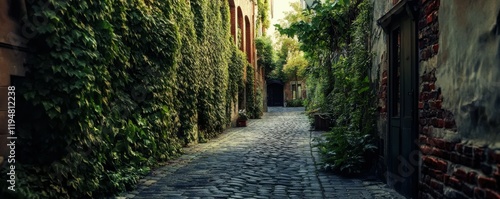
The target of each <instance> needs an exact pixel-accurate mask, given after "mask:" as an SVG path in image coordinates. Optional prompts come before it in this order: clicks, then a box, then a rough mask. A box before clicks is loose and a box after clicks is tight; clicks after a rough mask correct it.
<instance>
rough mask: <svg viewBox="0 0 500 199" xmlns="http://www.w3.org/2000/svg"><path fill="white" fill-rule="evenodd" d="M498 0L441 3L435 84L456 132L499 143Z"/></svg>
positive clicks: (482, 141)
mask: <svg viewBox="0 0 500 199" xmlns="http://www.w3.org/2000/svg"><path fill="white" fill-rule="evenodd" d="M499 12H500V1H481V3H478V2H477V1H474V0H461V1H453V3H442V4H441V7H440V9H439V24H440V26H439V29H440V36H439V44H440V47H439V48H440V50H439V54H438V56H437V57H438V58H437V60H436V61H437V65H438V66H439V69H438V70H437V71H436V79H437V81H436V86H438V87H441V88H442V94H443V96H445V100H443V108H446V109H448V110H451V111H452V112H453V113H454V115H455V120H456V124H457V128H458V133H459V135H460V136H461V137H463V138H468V139H470V140H472V141H473V142H475V144H477V145H483V144H489V145H490V147H500V33H499V31H498V30H499V28H500V24H499V23H500V15H499Z"/></svg>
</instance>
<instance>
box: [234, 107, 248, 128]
mask: <svg viewBox="0 0 500 199" xmlns="http://www.w3.org/2000/svg"><path fill="white" fill-rule="evenodd" d="M247 120H248V116H247V113H246V111H245V109H241V110H239V111H238V119H236V126H237V127H245V126H247Z"/></svg>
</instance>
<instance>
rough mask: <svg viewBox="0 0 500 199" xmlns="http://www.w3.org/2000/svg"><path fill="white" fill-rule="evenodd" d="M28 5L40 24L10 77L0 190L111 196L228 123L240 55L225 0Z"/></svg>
mask: <svg viewBox="0 0 500 199" xmlns="http://www.w3.org/2000/svg"><path fill="white" fill-rule="evenodd" d="M27 8H28V16H27V19H33V18H35V19H45V20H47V23H34V22H32V24H35V25H33V26H31V27H32V28H31V29H30V31H33V32H34V33H36V37H35V38H33V39H31V40H30V43H29V44H28V45H29V46H31V47H32V48H33V49H34V50H35V51H36V53H34V55H33V57H32V58H30V60H31V62H32V63H30V64H29V66H28V70H29V72H27V74H26V77H25V78H23V79H22V80H21V82H19V84H18V86H17V88H18V89H19V93H22V94H23V95H22V97H20V99H19V101H18V102H19V103H20V104H22V106H19V107H20V108H19V110H18V111H16V112H19V113H18V114H17V115H16V118H18V120H16V122H18V125H17V126H18V127H19V128H18V132H17V133H18V137H19V138H18V146H19V147H18V150H17V151H16V152H17V155H18V156H19V158H18V159H17V160H18V164H17V165H16V177H17V178H18V181H17V183H18V184H17V187H18V190H17V192H16V193H15V194H12V192H8V191H6V190H5V189H4V188H6V187H7V185H6V184H5V183H6V182H5V181H0V186H1V187H2V190H0V197H1V198H16V197H17V198H100V197H105V196H110V195H113V194H116V193H118V192H121V191H124V190H128V189H131V188H132V187H133V186H134V185H135V184H136V183H137V181H138V180H139V177H140V175H143V174H146V173H148V172H149V171H150V169H151V168H152V167H154V166H156V165H157V162H159V161H165V160H168V159H171V158H175V157H177V156H178V155H179V154H181V152H182V151H181V148H182V146H183V145H186V144H188V143H193V142H197V141H204V140H205V139H207V138H211V137H214V136H216V135H217V134H219V133H220V132H222V130H223V129H224V128H226V127H227V126H228V125H229V122H230V121H231V113H232V112H233V110H232V108H233V106H232V105H231V104H234V103H236V102H237V98H236V96H237V93H238V92H240V91H241V90H243V87H244V81H243V76H244V75H243V71H244V68H243V67H246V66H247V65H248V62H247V61H246V57H245V55H244V54H243V53H242V52H241V51H240V50H238V49H237V47H236V45H235V44H234V43H233V42H231V41H232V40H231V36H230V31H229V27H230V17H229V10H228V9H229V5H228V2H227V1H209V0H196V1H194V0H191V1H184V0H167V1H144V0H120V1H111V0H102V1H90V0H83V1H76V0H42V1H37V2H34V1H31V0H28V1H27ZM25 22H26V23H30V21H29V20H26V21H25ZM36 24H38V25H36ZM214 52H217V53H214ZM250 68H251V67H250ZM250 72H252V71H250ZM247 77H253V73H252V74H248V75H247ZM248 81H250V82H252V81H253V78H250V79H249V80H248ZM252 84H253V83H252ZM250 87H253V86H250ZM250 90H252V89H250ZM252 92H253V90H252ZM251 96H254V94H253V93H252V95H251ZM250 99H252V100H253V101H255V97H253V98H250ZM248 104H250V103H248ZM254 104H255V103H254ZM252 109H256V108H252ZM1 170H2V172H4V170H5V168H2V169H1Z"/></svg>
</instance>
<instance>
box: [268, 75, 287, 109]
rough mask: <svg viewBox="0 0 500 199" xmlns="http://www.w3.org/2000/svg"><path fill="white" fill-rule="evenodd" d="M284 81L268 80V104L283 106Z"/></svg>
mask: <svg viewBox="0 0 500 199" xmlns="http://www.w3.org/2000/svg"><path fill="white" fill-rule="evenodd" d="M283 95H284V94H283V82H281V81H279V80H269V81H267V106H283V105H284V99H285V98H284V96H283Z"/></svg>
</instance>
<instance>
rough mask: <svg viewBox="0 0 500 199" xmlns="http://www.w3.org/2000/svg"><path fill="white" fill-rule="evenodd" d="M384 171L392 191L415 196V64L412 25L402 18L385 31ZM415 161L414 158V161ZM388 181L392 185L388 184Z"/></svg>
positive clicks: (416, 170)
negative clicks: (386, 109)
mask: <svg viewBox="0 0 500 199" xmlns="http://www.w3.org/2000/svg"><path fill="white" fill-rule="evenodd" d="M389 40H390V41H389V52H390V53H389V54H390V56H389V57H390V62H389V114H388V117H389V134H388V141H389V143H388V151H387V154H388V156H389V157H388V159H387V163H388V170H389V172H390V174H391V175H392V178H389V179H388V181H389V182H388V183H392V185H393V186H394V188H395V189H396V190H397V191H398V192H400V193H401V194H403V195H405V196H407V197H409V198H414V197H416V194H417V191H418V190H417V187H418V184H417V180H418V179H417V177H418V162H417V161H415V159H416V158H415V157H414V156H415V155H417V156H418V153H415V152H418V151H417V150H418V148H417V145H416V142H415V140H416V139H417V123H416V118H417V117H416V114H417V109H416V108H417V104H416V103H417V98H416V95H417V94H416V92H415V91H416V88H417V87H416V85H417V84H416V82H417V64H416V38H415V23H414V22H413V20H411V19H410V18H409V17H407V16H406V17H404V16H402V17H401V18H399V20H397V21H396V22H394V23H393V25H391V27H390V29H389ZM417 159H418V157H417ZM390 181H392V182H390Z"/></svg>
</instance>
